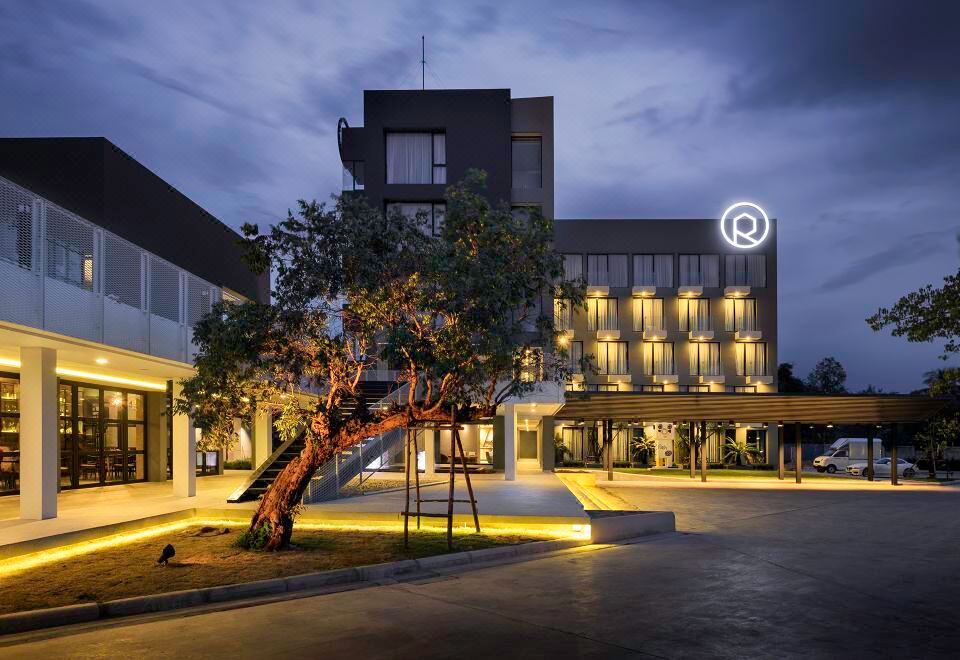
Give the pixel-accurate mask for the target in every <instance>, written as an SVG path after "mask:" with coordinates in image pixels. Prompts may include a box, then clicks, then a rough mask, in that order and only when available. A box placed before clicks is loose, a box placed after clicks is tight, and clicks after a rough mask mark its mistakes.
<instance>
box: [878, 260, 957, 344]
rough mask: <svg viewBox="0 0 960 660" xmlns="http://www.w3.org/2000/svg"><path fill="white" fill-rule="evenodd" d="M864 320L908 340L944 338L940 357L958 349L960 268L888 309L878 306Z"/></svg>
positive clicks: (924, 340)
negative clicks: (937, 284) (889, 329)
mask: <svg viewBox="0 0 960 660" xmlns="http://www.w3.org/2000/svg"><path fill="white" fill-rule="evenodd" d="M867 323H868V324H869V325H870V327H871V328H872V329H873V330H874V331H880V330H883V329H884V328H886V327H891V328H892V330H891V332H892V334H893V336H894V337H906V338H907V341H909V342H931V341H934V340H936V339H944V340H946V343H945V344H944V347H943V356H942V357H943V358H944V359H946V358H947V357H949V356H950V355H953V354H955V353H958V352H960V343H958V342H960V271H958V272H957V274H956V275H948V276H947V277H945V278H944V279H943V286H942V287H940V288H939V289H935V288H934V287H933V285H931V284H928V285H927V286H925V287H923V288H921V289H919V290H917V291H913V292H911V293H908V294H907V295H905V296H903V297H902V298H900V300H898V301H897V302H896V304H894V306H893V307H891V308H889V309H887V308H886V307H881V308H880V309H879V310H877V313H876V314H874V315H873V316H871V317H870V318H868V319H867Z"/></svg>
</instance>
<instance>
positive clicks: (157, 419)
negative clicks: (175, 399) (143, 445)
mask: <svg viewBox="0 0 960 660" xmlns="http://www.w3.org/2000/svg"><path fill="white" fill-rule="evenodd" d="M169 442H170V416H169V415H167V393H166V392H147V480H148V481H166V480H167V444H168V443H169Z"/></svg>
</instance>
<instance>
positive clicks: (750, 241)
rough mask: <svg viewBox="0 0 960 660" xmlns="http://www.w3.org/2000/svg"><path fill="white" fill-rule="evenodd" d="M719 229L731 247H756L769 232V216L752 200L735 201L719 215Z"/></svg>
mask: <svg viewBox="0 0 960 660" xmlns="http://www.w3.org/2000/svg"><path fill="white" fill-rule="evenodd" d="M720 231H721V232H722V233H723V237H724V238H725V239H726V241H727V243H729V244H730V245H732V246H733V247H736V248H744V249H745V248H752V247H757V246H758V245H760V244H761V243H763V241H764V239H765V238H766V237H767V234H769V233H770V218H768V217H767V213H766V211H764V210H763V209H762V208H760V207H759V206H757V205H756V204H754V203H753V202H737V203H736V204H733V205H731V206H730V207H729V208H728V209H727V210H726V211H724V212H723V215H722V216H721V217H720Z"/></svg>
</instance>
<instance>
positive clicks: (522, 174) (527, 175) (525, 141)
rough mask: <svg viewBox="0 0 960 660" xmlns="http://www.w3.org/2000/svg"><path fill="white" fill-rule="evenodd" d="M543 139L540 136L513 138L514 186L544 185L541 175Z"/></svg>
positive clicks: (534, 187) (525, 187) (534, 186)
mask: <svg viewBox="0 0 960 660" xmlns="http://www.w3.org/2000/svg"><path fill="white" fill-rule="evenodd" d="M540 152H541V140H540V138H539V137H522V138H513V187H514V188H522V189H537V188H541V187H543V183H542V176H541V157H540Z"/></svg>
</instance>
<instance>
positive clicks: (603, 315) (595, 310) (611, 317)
mask: <svg viewBox="0 0 960 660" xmlns="http://www.w3.org/2000/svg"><path fill="white" fill-rule="evenodd" d="M619 329H620V319H619V317H618V315H617V299H616V298H588V299H587V330H591V331H595V330H619Z"/></svg>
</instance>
